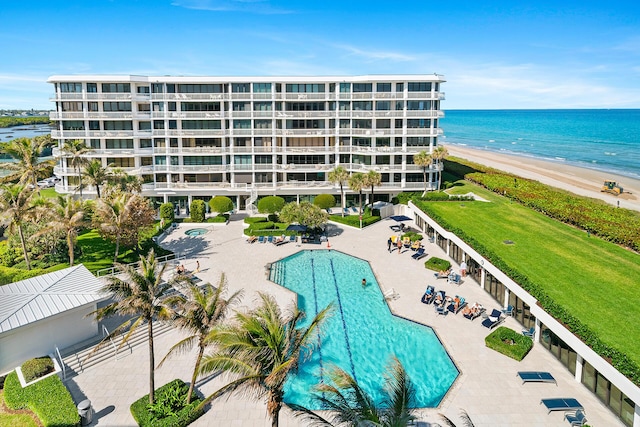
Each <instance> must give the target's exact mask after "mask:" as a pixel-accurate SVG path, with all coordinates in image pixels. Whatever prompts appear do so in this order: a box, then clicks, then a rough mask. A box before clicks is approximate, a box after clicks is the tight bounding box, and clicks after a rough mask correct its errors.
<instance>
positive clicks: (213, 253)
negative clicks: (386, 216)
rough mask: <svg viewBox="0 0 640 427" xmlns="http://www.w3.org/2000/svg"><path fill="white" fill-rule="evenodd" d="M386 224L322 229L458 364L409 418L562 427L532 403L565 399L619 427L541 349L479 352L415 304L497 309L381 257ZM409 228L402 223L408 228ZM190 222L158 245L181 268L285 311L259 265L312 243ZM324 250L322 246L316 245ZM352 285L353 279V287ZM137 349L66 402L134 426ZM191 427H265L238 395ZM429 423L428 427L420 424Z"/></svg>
mask: <svg viewBox="0 0 640 427" xmlns="http://www.w3.org/2000/svg"><path fill="white" fill-rule="evenodd" d="M392 224H394V222H392V221H391V220H385V221H381V222H380V223H377V224H375V225H373V226H371V227H369V228H368V229H366V230H354V229H350V228H346V227H342V226H336V225H333V226H330V227H331V228H330V232H331V234H332V236H331V237H330V239H329V240H330V243H331V248H332V249H335V250H339V251H342V252H345V253H348V254H351V255H355V256H358V257H361V258H364V259H367V260H369V261H370V263H371V266H372V268H373V271H374V272H375V274H376V277H377V280H378V282H379V283H380V285H381V286H382V288H383V290H384V289H389V288H392V287H393V288H394V289H395V290H396V291H397V292H398V293H399V294H400V298H398V299H396V300H393V301H390V302H389V304H390V306H391V308H392V310H394V311H395V312H396V313H398V314H400V315H402V316H403V317H407V318H410V319H413V320H415V321H418V322H422V323H426V324H428V325H430V326H432V327H433V328H434V329H435V330H436V332H437V333H438V335H439V337H440V339H441V341H442V342H443V344H444V346H445V347H446V349H447V350H448V351H449V354H450V355H451V356H452V358H453V360H454V361H455V363H456V364H457V366H458V368H459V370H460V371H461V375H460V376H459V377H458V379H457V381H456V382H455V384H454V386H453V388H452V389H451V390H450V391H449V393H448V394H447V396H446V397H445V399H444V400H443V403H442V405H441V406H440V408H438V409H422V410H419V411H418V415H419V417H420V418H419V419H420V420H422V421H425V422H430V423H437V422H439V421H440V420H439V417H438V416H437V414H438V412H442V413H445V414H446V415H447V416H449V417H450V418H451V419H452V420H454V421H457V420H458V414H459V412H460V410H461V409H464V410H466V411H467V412H468V413H469V415H470V416H471V419H472V420H473V422H474V423H475V425H476V426H478V427H482V426H492V427H499V426H505V427H506V426H521V427H525V426H526V427H532V426H558V427H560V426H564V427H566V426H567V425H568V423H567V422H566V421H564V419H563V413H561V412H557V413H551V414H547V411H546V410H545V408H544V406H541V405H540V399H543V398H553V397H573V398H576V399H578V400H579V401H580V402H581V403H582V404H583V405H584V407H585V409H586V413H587V416H588V419H589V424H591V425H595V426H605V425H606V426H622V424H621V423H620V421H619V420H618V419H617V418H616V417H615V416H613V415H612V414H611V412H610V411H609V410H608V409H607V408H605V407H604V406H603V405H602V404H601V403H600V401H599V400H598V399H597V398H596V397H595V396H594V395H593V394H592V393H591V392H589V391H588V390H587V389H586V388H585V387H584V386H582V385H581V384H580V383H579V382H576V381H575V380H574V379H573V377H572V375H571V374H570V373H569V372H568V371H567V370H566V369H565V368H564V367H563V366H562V365H561V364H560V363H559V362H558V361H557V360H556V359H555V358H554V357H553V356H551V354H550V353H549V352H547V351H546V350H545V349H543V348H541V346H540V345H535V346H534V348H533V350H532V351H531V353H530V354H529V355H528V356H527V357H526V358H525V359H524V361H522V362H516V361H514V360H512V359H510V358H508V357H506V356H503V355H501V354H498V353H496V352H495V351H493V350H490V349H488V348H486V347H485V345H484V338H485V336H486V335H487V334H488V333H489V331H488V330H487V329H486V328H484V327H482V326H481V325H480V321H481V319H476V320H475V321H474V322H470V321H469V320H467V319H465V318H463V317H462V315H461V314H459V315H457V316H456V315H452V314H449V315H448V316H446V317H443V316H436V314H435V312H434V310H433V306H430V305H429V306H427V305H424V304H422V303H421V302H420V298H421V296H422V294H423V292H424V289H425V287H426V286H427V284H433V285H435V286H436V289H439V288H444V289H446V290H447V293H449V294H453V293H456V294H460V295H462V296H464V297H465V298H466V299H467V300H468V301H470V302H474V301H479V302H480V303H481V304H483V305H484V306H485V307H488V308H489V310H490V309H492V308H499V307H498V305H497V303H496V302H495V301H494V300H493V299H492V298H491V297H490V296H489V295H488V294H487V293H485V292H484V291H483V290H482V289H480V288H479V287H478V285H477V283H476V282H474V281H473V280H471V279H470V278H466V279H465V280H464V281H463V283H462V284H461V285H460V286H459V287H457V286H456V285H450V284H446V283H445V281H444V280H436V279H435V278H434V277H433V275H432V273H431V272H430V271H428V270H426V269H425V268H424V264H423V261H424V260H425V258H423V260H422V261H421V262H416V261H414V260H413V259H411V256H410V254H411V253H412V252H411V251H409V250H407V252H405V253H401V254H399V255H398V253H397V252H396V251H394V252H392V253H389V252H387V244H386V242H387V239H388V237H389V236H390V235H391V234H393V233H392V232H391V231H390V230H389V225H392ZM408 225H410V224H408ZM195 227H197V226H196V225H193V224H192V225H190V224H182V225H180V226H179V227H178V228H177V229H176V230H174V231H173V232H172V233H171V234H170V235H169V236H167V237H166V238H165V239H164V240H163V242H162V244H163V245H164V246H166V247H167V248H170V249H173V250H175V251H179V252H181V253H183V254H185V255H187V259H186V262H185V266H186V268H187V269H189V270H193V269H194V268H195V264H196V260H198V261H200V266H201V273H200V274H199V275H198V276H199V277H200V278H202V279H203V280H204V281H210V282H212V283H214V284H215V283H216V282H217V281H218V280H219V277H220V274H221V273H222V272H224V273H226V275H227V278H228V282H229V287H230V291H231V292H233V291H235V290H238V289H244V292H245V294H244V298H243V300H242V305H244V306H250V305H251V304H252V303H253V302H254V301H255V298H256V295H257V294H256V293H257V292H258V291H262V292H267V293H270V294H272V295H274V296H275V298H276V299H277V300H278V302H279V303H281V304H283V305H286V304H289V303H291V302H292V301H293V295H292V294H291V293H290V292H289V291H287V290H285V289H283V288H280V287H279V286H277V285H275V284H273V283H271V282H269V281H268V280H267V278H266V275H265V265H266V264H267V263H270V262H273V261H276V260H278V259H280V258H283V257H286V256H288V255H291V254H293V253H295V252H296V251H299V250H300V249H305V248H310V249H319V248H320V247H319V246H318V245H302V246H299V245H297V244H294V243H288V244H285V245H282V246H278V247H276V246H274V245H272V244H267V243H265V244H258V243H254V244H248V243H246V242H245V239H244V236H243V234H242V230H243V222H242V221H241V220H240V219H238V220H234V221H232V222H231V223H230V224H229V225H227V226H214V225H208V226H207V227H208V228H209V230H210V231H209V232H208V233H206V234H204V235H203V236H200V237H189V236H187V235H185V230H188V229H189V228H195ZM322 247H323V248H326V245H324V244H323V246H322ZM426 251H427V253H428V254H429V256H433V255H435V256H438V257H445V255H444V254H443V252H442V250H441V249H440V248H439V247H438V246H436V245H435V244H431V243H426ZM354 286H360V282H359V281H358V282H357V283H354ZM504 325H505V326H508V327H511V328H513V329H515V330H517V331H520V329H521V326H520V325H519V324H518V323H517V322H516V321H515V320H514V319H512V318H508V319H507V320H506V322H505V323H504ZM180 336H181V333H180V332H178V331H170V332H165V333H164V334H162V335H160V336H159V337H158V338H157V339H156V340H155V345H156V360H158V361H159V360H160V359H161V358H162V357H163V356H164V355H165V354H166V351H167V349H168V348H169V347H170V346H171V345H173V344H174V343H175V342H177V341H178V340H179V339H180ZM147 357H148V356H147V348H146V346H138V347H136V348H135V349H134V351H133V354H131V355H129V356H127V357H125V358H123V359H121V360H119V361H117V362H116V361H113V360H111V361H108V362H104V363H102V364H100V365H98V366H96V367H93V368H91V369H89V370H87V371H86V372H84V373H82V374H80V375H79V376H77V377H75V378H74V379H72V380H71V381H70V382H69V383H71V384H70V386H72V389H74V398H75V399H76V401H79V399H83V398H85V396H86V398H89V399H90V400H91V401H92V403H93V405H94V408H95V409H96V411H98V417H97V419H96V420H95V422H94V424H93V425H100V426H115V425H119V426H128V425H133V423H134V421H133V418H132V417H131V414H130V413H129V405H130V404H131V403H132V402H133V401H134V400H135V399H137V398H139V397H140V396H142V395H144V394H145V393H147V392H148V373H147V366H148V359H147ZM194 359H195V352H192V353H190V354H186V355H181V356H177V357H176V358H174V359H173V360H171V361H170V362H168V363H167V364H165V365H164V366H163V367H162V368H160V369H158V370H157V371H156V385H157V386H160V385H162V384H164V383H166V382H168V381H170V380H172V379H174V378H177V377H178V378H182V379H183V380H185V381H188V380H189V379H190V377H191V369H192V367H193V362H194ZM523 370H544V371H550V372H551V373H552V374H553V375H554V377H555V378H556V379H557V380H558V385H557V386H556V385H553V384H526V385H523V384H522V382H521V381H520V380H519V378H517V376H516V373H517V371H523ZM223 384H224V380H223V379H222V378H213V379H211V380H209V381H205V382H204V384H202V381H201V382H200V383H199V389H200V390H201V391H202V392H203V393H205V394H208V393H211V392H212V391H214V390H216V389H217V388H218V387H219V386H221V385H223ZM280 421H281V422H280V425H281V426H282V427H289V426H299V425H302V422H301V421H300V420H298V419H296V418H294V417H293V416H292V415H291V413H290V412H289V411H288V410H286V409H284V410H283V411H282V413H281V419H280ZM194 425H195V426H225V427H226V426H245V427H246V426H255V427H263V426H269V425H270V421H269V419H268V418H267V416H266V405H265V404H264V402H255V401H253V400H251V399H248V398H244V397H235V396H234V397H231V398H230V399H228V400H224V399H223V400H220V401H215V402H214V404H213V405H212V407H211V409H209V411H208V412H207V413H206V414H205V415H204V416H203V417H202V418H201V419H199V420H198V421H197V422H196V423H195V424H194ZM427 425H428V424H427Z"/></svg>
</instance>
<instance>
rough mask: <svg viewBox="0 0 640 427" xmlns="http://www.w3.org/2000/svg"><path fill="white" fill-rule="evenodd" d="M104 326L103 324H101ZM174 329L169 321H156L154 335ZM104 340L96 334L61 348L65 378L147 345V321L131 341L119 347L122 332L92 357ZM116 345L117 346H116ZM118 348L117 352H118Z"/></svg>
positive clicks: (139, 327)
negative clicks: (96, 347) (97, 346)
mask: <svg viewBox="0 0 640 427" xmlns="http://www.w3.org/2000/svg"><path fill="white" fill-rule="evenodd" d="M101 328H102V326H101ZM171 329H172V326H171V325H170V324H169V323H165V322H154V324H153V336H154V338H157V337H158V336H159V335H162V334H164V333H166V332H168V331H170V330H171ZM101 340H102V335H100V336H95V337H92V338H89V339H88V340H85V341H82V342H80V343H78V344H76V345H74V346H71V347H67V348H65V349H62V350H60V355H61V357H62V362H63V363H64V365H65V369H64V380H68V379H70V378H73V377H75V376H76V375H79V374H81V373H82V372H84V371H86V370H87V369H90V368H92V367H94V366H97V365H99V364H101V363H103V362H107V361H110V360H114V359H115V360H120V359H123V358H125V357H126V356H128V355H130V354H131V353H132V352H133V349H134V348H136V347H139V346H145V347H146V346H147V327H146V323H143V324H141V325H140V326H138V329H137V330H136V331H135V333H134V334H133V335H132V336H131V337H129V341H128V342H127V344H124V345H122V347H120V348H118V346H119V345H120V344H121V342H122V334H120V335H118V336H117V337H115V338H113V341H111V342H110V341H106V342H105V343H103V344H102V346H101V347H100V349H99V350H97V351H96V352H95V353H93V354H92V355H91V356H90V357H89V355H90V354H91V352H92V351H93V350H94V349H95V346H96V345H97V344H98V343H99V342H100V341H101ZM114 347H115V348H114ZM116 348H117V354H116Z"/></svg>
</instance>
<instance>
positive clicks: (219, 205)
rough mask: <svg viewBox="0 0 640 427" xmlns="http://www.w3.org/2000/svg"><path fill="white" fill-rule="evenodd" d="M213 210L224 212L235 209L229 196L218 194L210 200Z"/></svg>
mask: <svg viewBox="0 0 640 427" xmlns="http://www.w3.org/2000/svg"><path fill="white" fill-rule="evenodd" d="M209 207H210V208H211V211H212V212H216V213H219V214H223V213H226V212H230V211H232V210H233V202H232V201H231V199H230V198H228V197H227V196H216V197H213V198H212V199H211V200H209Z"/></svg>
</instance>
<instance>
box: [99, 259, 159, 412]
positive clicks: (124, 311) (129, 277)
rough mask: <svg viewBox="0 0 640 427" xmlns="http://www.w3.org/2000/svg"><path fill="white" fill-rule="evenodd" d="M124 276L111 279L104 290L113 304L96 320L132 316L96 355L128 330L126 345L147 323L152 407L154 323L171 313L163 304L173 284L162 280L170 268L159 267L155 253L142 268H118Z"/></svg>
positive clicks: (106, 338) (141, 263)
mask: <svg viewBox="0 0 640 427" xmlns="http://www.w3.org/2000/svg"><path fill="white" fill-rule="evenodd" d="M116 267H117V268H118V270H119V271H120V272H121V273H122V274H121V275H122V276H124V277H125V278H126V279H121V278H120V276H121V275H117V276H111V277H109V278H108V283H107V284H106V285H105V286H104V287H103V288H102V291H103V292H104V293H107V294H110V295H111V296H112V298H113V300H114V302H112V303H110V304H108V305H107V306H105V307H103V308H100V309H98V310H96V311H94V312H93V313H92V314H94V315H95V316H96V319H97V320H102V319H104V318H105V317H109V316H112V315H114V314H116V315H123V316H133V318H131V319H129V320H127V321H125V322H124V323H123V324H121V325H120V326H118V327H117V328H116V329H115V330H114V331H113V332H111V333H110V334H109V335H107V336H106V337H105V338H104V339H103V340H102V342H101V343H100V344H98V346H97V347H96V348H95V349H94V352H95V351H96V350H97V349H98V348H100V346H101V345H103V344H104V343H107V342H109V340H110V339H113V338H114V337H115V336H117V335H119V334H120V333H121V332H123V331H125V330H127V329H129V331H128V332H127V333H126V334H125V335H124V336H123V338H122V343H121V344H120V346H122V345H124V344H125V343H126V342H127V341H128V340H129V338H131V336H132V335H133V333H134V332H135V330H136V329H137V328H138V326H140V325H142V324H143V323H144V322H147V340H148V344H149V403H150V404H153V402H154V391H155V361H154V351H153V322H154V320H166V319H168V318H169V316H170V314H171V310H170V309H169V308H168V307H167V306H166V305H165V304H164V301H163V300H164V298H165V297H166V296H167V293H168V291H169V290H170V289H171V284H169V283H167V282H166V281H165V280H164V279H163V277H162V276H163V274H164V271H165V269H166V267H167V264H162V265H160V264H158V261H157V260H156V257H155V254H154V252H153V249H152V250H151V251H150V252H149V255H148V256H147V257H145V256H143V255H141V256H140V268H139V270H138V269H136V268H135V267H134V266H131V265H123V264H116Z"/></svg>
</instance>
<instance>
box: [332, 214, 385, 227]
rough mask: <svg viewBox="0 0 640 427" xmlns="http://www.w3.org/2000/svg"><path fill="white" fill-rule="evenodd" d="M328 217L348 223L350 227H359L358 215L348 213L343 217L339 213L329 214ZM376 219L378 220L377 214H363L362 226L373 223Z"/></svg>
mask: <svg viewBox="0 0 640 427" xmlns="http://www.w3.org/2000/svg"><path fill="white" fill-rule="evenodd" d="M329 219H330V220H331V221H334V222H339V223H340V224H345V225H350V226H351V227H360V218H359V216H358V215H348V216H345V217H343V216H341V215H331V216H330V217H329ZM378 221H380V217H379V216H363V217H362V227H366V226H368V225H371V224H375V223H376V222H378Z"/></svg>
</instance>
